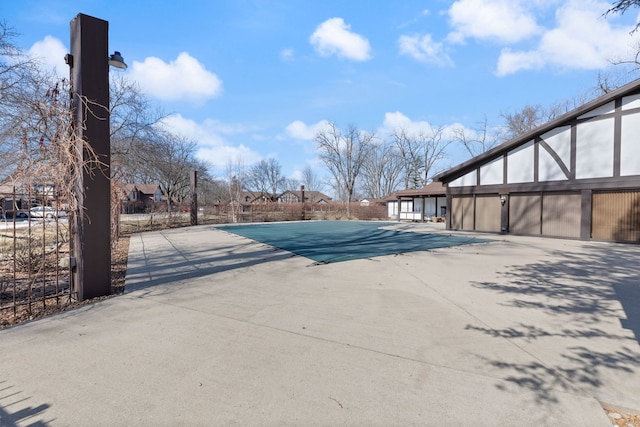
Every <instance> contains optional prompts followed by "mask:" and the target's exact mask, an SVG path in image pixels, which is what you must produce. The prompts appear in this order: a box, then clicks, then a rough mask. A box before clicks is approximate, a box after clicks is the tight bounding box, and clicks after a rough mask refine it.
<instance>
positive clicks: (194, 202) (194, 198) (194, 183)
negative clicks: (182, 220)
mask: <svg viewBox="0 0 640 427" xmlns="http://www.w3.org/2000/svg"><path fill="white" fill-rule="evenodd" d="M190 178H191V225H198V171H191V174H190Z"/></svg>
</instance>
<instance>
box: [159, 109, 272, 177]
mask: <svg viewBox="0 0 640 427" xmlns="http://www.w3.org/2000/svg"><path fill="white" fill-rule="evenodd" d="M161 126H163V127H164V128H166V129H169V130H171V131H172V132H174V133H176V134H178V135H181V136H184V137H186V138H189V139H191V140H193V141H195V142H196V143H197V144H198V151H197V154H196V156H197V157H198V158H199V159H200V160H203V161H205V162H208V163H210V164H211V165H213V166H214V167H215V168H217V169H219V170H224V168H225V167H226V165H227V164H228V163H229V162H235V161H236V160H238V159H239V160H241V161H242V162H243V163H244V164H245V165H251V164H253V163H255V162H257V161H259V160H260V159H261V158H262V157H261V156H260V154H258V153H257V152H255V151H254V150H252V149H251V148H249V147H247V146H245V145H244V144H238V145H234V144H232V143H231V142H229V141H228V140H227V137H230V136H234V135H242V134H246V133H249V132H251V131H252V130H253V129H251V128H248V127H246V126H243V125H233V124H228V123H223V122H220V121H218V120H212V119H207V120H205V121H203V122H202V123H197V122H195V121H194V120H191V119H187V118H185V117H183V116H182V115H180V114H173V115H170V116H168V117H165V118H164V119H163V120H162V123H161Z"/></svg>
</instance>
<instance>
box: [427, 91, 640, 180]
mask: <svg viewBox="0 0 640 427" xmlns="http://www.w3.org/2000/svg"><path fill="white" fill-rule="evenodd" d="M639 92H640V79H636V80H634V81H632V82H631V83H628V84H626V85H624V86H622V87H620V88H618V89H616V90H613V91H611V92H609V93H606V94H604V95H602V96H600V97H598V98H596V99H594V100H592V101H589V102H587V103H586V104H583V105H581V106H580V107H578V108H576V109H574V110H572V111H569V112H568V113H565V114H563V115H561V116H559V117H557V118H555V119H553V120H550V121H548V122H547V123H544V124H542V125H540V126H538V127H536V128H534V129H532V130H530V131H529V132H526V133H524V134H522V135H520V136H517V137H515V138H513V139H511V140H509V141H506V142H504V143H502V144H500V145H498V146H497V147H494V148H492V149H491V150H488V151H485V152H484V153H482V154H479V155H477V156H476V157H473V158H472V159H470V160H467V161H465V162H463V163H460V164H459V165H457V166H454V167H452V168H451V169H448V170H446V171H444V172H440V173H439V174H437V175H436V176H435V177H433V180H434V181H441V182H444V183H447V182H450V181H453V180H454V179H456V178H458V177H460V176H462V175H464V174H465V173H467V172H469V171H471V170H472V169H475V168H476V167H478V166H479V165H480V164H483V163H486V162H487V161H490V160H494V159H496V158H498V157H500V156H502V155H503V154H505V153H506V152H507V151H511V150H513V149H514V148H517V147H519V146H520V145H523V144H525V143H527V142H529V141H531V140H532V139H534V138H535V137H536V136H539V135H542V134H544V133H546V132H548V131H550V130H552V129H554V128H556V127H559V126H561V125H566V124H567V123H568V122H571V121H573V120H575V119H577V118H578V117H580V116H581V115H583V114H585V113H587V112H589V111H591V110H595V109H596V108H598V107H601V106H603V105H605V104H607V103H609V102H611V101H613V100H614V99H616V98H619V97H621V96H625V95H632V94H636V93H639Z"/></svg>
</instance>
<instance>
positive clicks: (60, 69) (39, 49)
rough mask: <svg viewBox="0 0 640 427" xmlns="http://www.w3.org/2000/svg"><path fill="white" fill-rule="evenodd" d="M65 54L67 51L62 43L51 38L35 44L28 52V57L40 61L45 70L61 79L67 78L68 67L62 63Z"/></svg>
mask: <svg viewBox="0 0 640 427" xmlns="http://www.w3.org/2000/svg"><path fill="white" fill-rule="evenodd" d="M67 53H69V51H68V49H67V48H66V47H65V46H64V45H63V44H62V42H61V41H60V40H58V39H56V38H55V37H51V36H46V37H45V38H44V39H43V40H42V41H39V42H35V43H34V44H33V46H31V48H30V49H29V51H28V54H29V56H31V57H32V58H35V59H37V60H38V61H40V62H41V63H42V65H43V66H44V68H45V69H47V70H52V71H54V72H55V73H56V74H57V75H58V76H61V77H68V76H69V66H68V65H67V64H66V63H65V62H64V57H65V55H66V54H67Z"/></svg>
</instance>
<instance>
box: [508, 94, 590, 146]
mask: <svg viewBox="0 0 640 427" xmlns="http://www.w3.org/2000/svg"><path fill="white" fill-rule="evenodd" d="M576 103H579V100H578V98H576V99H574V101H573V102H572V101H564V102H557V103H554V104H552V105H550V106H549V107H543V106H541V105H525V106H524V107H523V108H522V110H520V111H516V112H513V113H503V114H502V118H503V119H504V120H505V124H504V126H503V128H502V132H500V133H499V134H498V136H497V139H498V141H499V142H504V141H508V140H510V139H513V138H516V137H518V136H520V135H524V134H525V133H527V132H529V131H531V130H533V129H535V128H537V127H538V126H540V125H542V124H544V123H546V122H548V121H550V120H553V119H555V118H557V117H559V116H561V115H562V114H564V113H566V112H568V111H569V110H571V109H572V108H574V106H576Z"/></svg>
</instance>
